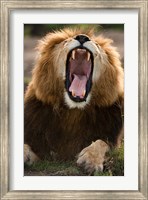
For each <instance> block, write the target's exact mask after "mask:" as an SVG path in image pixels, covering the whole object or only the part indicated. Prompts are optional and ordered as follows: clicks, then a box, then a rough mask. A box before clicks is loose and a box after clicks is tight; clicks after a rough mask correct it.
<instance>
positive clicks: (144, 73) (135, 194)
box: [0, 0, 148, 199]
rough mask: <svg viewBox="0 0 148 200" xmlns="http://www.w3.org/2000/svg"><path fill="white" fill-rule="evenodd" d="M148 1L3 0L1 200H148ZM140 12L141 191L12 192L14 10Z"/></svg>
mask: <svg viewBox="0 0 148 200" xmlns="http://www.w3.org/2000/svg"><path fill="white" fill-rule="evenodd" d="M147 5H148V2H147V0H143V1H133V0H130V1H112V0H111V1H98V0H94V1H87V0H81V1H77V0H76V1H69V0H67V1H62V0H60V1H38V0H37V1H23V0H20V1H19V0H14V1H9V0H1V40H0V41H1V43H0V44H1V55H0V56H1V73H0V85H1V116H0V122H1V132H0V137H1V151H0V157H1V160H0V162H1V172H0V173H1V174H0V180H1V199H147V198H148V193H147V181H148V178H147V176H148V169H147V167H148V159H147V158H148V152H147V145H148V140H147V134H148V133H147V131H148V126H147V123H148V117H147V116H148V115H147V112H148V109H147V104H148V102H147V96H148V94H147V91H148V88H147V87H148V80H147V77H148V66H147V63H148V56H147V55H148V50H147V48H148V37H147V30H148V25H147V24H148V22H147V19H148V7H147ZM63 8H65V9H113V8H114V9H129V10H132V9H137V10H138V17H139V68H138V77H139V86H138V90H139V94H138V100H139V103H138V116H139V122H138V125H139V129H138V132H139V141H138V143H139V178H138V179H139V180H138V181H139V189H138V190H137V191H96V190H95V191H92V190H91V191H76V190H73V191H70V190H64V191H60V190H59V191H40V190H38V191H24V190H23V191H10V188H9V185H10V182H9V181H10V176H9V168H10V167H11V166H10V165H9V143H10V138H9V131H10V126H9V123H10V115H9V109H10V108H9V105H10V104H9V92H10V90H9V86H10V85H9V84H10V83H9V75H10V69H9V47H10V46H9V44H10V43H9V42H10V41H9V25H10V12H11V10H14V9H17V10H18V9H63Z"/></svg>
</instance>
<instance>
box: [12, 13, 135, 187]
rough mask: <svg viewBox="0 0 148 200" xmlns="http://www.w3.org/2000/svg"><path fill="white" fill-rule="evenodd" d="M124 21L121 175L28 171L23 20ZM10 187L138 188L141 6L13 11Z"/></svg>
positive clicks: (32, 22) (45, 21)
mask: <svg viewBox="0 0 148 200" xmlns="http://www.w3.org/2000/svg"><path fill="white" fill-rule="evenodd" d="M29 23H30V24H45V23H47V24H51V23H52V24H59V23H61V24H65V23H68V24H72V23H75V24H78V23H79V24H84V23H86V24H91V23H92V24H95V23H96V24H101V23H102V24H105V23H106V24H109V23H113V24H115V23H122V24H124V49H125V51H124V59H125V61H124V64H125V65H124V69H125V80H124V81H125V84H124V85H125V120H124V122H125V124H124V126H125V129H124V132H125V156H124V162H125V165H124V172H125V175H124V176H123V177H122V176H121V177H120V176H117V177H107V176H106V177H98V176H97V177H92V176H91V177H88V176H86V177H78V176H77V177H73V176H70V177H68V176H65V177H62V176H61V177H60V176H57V177H56V176H55V177H50V176H44V177H43V176H40V177H39V176H35V177H33V176H32V177H27V176H24V175H23V173H24V164H23V132H24V131H23V129H24V128H23V127H24V125H23V123H24V122H23V116H24V113H23V112H24V111H23V108H24V106H23V103H24V91H23V84H24V82H23V79H24V74H23V70H24V67H23V50H24V41H23V40H24V38H23V37H24V29H23V28H24V24H29ZM9 67H10V190H138V11H137V10H119V9H118V10H113V9H112V10H103V9H97V10H88V11H87V10H85V11H84V10H76V11H73V10H71V11H68V10H66V11H65V10H62V11H61V10H58V11H57V10H36V11H35V10H14V11H11V17H10V66H9Z"/></svg>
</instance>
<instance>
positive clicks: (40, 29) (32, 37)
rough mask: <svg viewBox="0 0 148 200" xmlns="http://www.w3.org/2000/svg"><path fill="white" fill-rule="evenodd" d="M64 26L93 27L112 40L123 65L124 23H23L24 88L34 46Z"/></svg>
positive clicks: (33, 59)
mask: <svg viewBox="0 0 148 200" xmlns="http://www.w3.org/2000/svg"><path fill="white" fill-rule="evenodd" d="M65 27H82V28H83V29H88V28H90V27H93V28H95V30H96V34H103V35H104V36H105V37H108V38H110V39H112V40H113V41H114V43H113V45H114V46H116V47H117V50H118V52H119V53H120V56H121V61H122V65H123V67H124V24H25V25H24V84H25V88H26V86H27V85H28V83H29V81H30V80H31V72H32V69H33V66H34V64H35V59H36V54H37V52H36V50H35V47H36V45H37V43H38V40H40V39H41V38H42V37H43V36H45V35H46V34H47V33H48V32H53V31H55V30H60V29H63V28H65Z"/></svg>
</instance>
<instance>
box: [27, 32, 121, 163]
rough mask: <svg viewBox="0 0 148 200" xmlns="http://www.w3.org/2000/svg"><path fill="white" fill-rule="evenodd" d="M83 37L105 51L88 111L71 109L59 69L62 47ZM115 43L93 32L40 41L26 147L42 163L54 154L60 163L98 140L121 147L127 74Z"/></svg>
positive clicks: (50, 36)
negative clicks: (58, 62)
mask: <svg viewBox="0 0 148 200" xmlns="http://www.w3.org/2000/svg"><path fill="white" fill-rule="evenodd" d="M80 33H84V34H86V35H88V36H89V37H90V38H91V40H92V41H94V42H95V43H97V45H98V46H99V48H100V49H101V55H100V63H101V67H102V71H101V73H100V76H99V78H98V79H97V80H96V79H95V80H94V82H93V86H92V89H91V100H90V103H89V104H88V105H87V106H86V107H85V108H84V109H78V108H74V109H69V108H68V106H67V105H66V104H65V102H64V96H63V93H64V91H65V89H64V88H65V85H64V80H63V77H62V75H61V72H62V70H65V69H62V68H60V66H58V64H57V59H60V52H59V49H62V48H63V45H64V41H65V40H67V39H69V38H71V37H73V36H75V35H77V34H80ZM111 43H112V40H110V39H106V38H103V37H102V36H98V37H96V36H94V35H93V34H92V31H89V32H87V33H86V32H83V31H81V30H71V29H65V30H63V31H59V32H55V33H49V34H47V35H46V36H45V37H44V38H43V40H41V41H40V43H39V45H38V47H37V49H38V51H39V56H38V60H37V62H36V65H35V68H34V70H33V77H32V81H31V82H30V84H29V86H28V88H27V91H26V94H25V143H27V144H29V145H30V146H31V148H32V149H33V150H34V152H36V153H37V155H39V157H46V156H49V155H50V150H52V151H54V152H56V153H58V155H59V157H60V158H62V159H69V158H71V157H72V156H74V155H76V153H79V152H80V151H81V150H82V149H83V148H84V147H86V146H87V145H89V144H91V142H92V141H94V140H96V139H98V138H100V139H102V140H104V141H106V142H108V143H111V144H113V145H115V144H116V143H117V139H118V135H119V132H120V130H121V128H122V126H123V124H122V119H121V108H120V106H121V102H122V101H123V97H124V89H123V69H122V67H121V63H120V59H119V54H118V53H117V51H116V49H115V47H113V46H112V45H111ZM59 68H60V69H59ZM95 73H98V72H97V71H95Z"/></svg>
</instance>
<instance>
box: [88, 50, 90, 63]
mask: <svg viewBox="0 0 148 200" xmlns="http://www.w3.org/2000/svg"><path fill="white" fill-rule="evenodd" d="M89 60H90V53H89V52H87V61H89Z"/></svg>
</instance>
